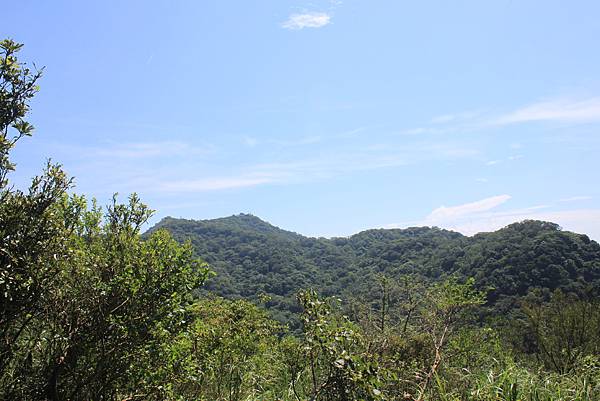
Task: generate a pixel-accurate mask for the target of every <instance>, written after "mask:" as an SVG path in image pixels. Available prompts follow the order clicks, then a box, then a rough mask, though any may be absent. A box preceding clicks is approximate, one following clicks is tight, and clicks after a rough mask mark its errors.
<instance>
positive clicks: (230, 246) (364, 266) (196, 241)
mask: <svg viewBox="0 0 600 401" xmlns="http://www.w3.org/2000/svg"><path fill="white" fill-rule="evenodd" d="M158 228H164V229H167V230H169V231H170V232H171V233H172V234H173V236H174V237H175V238H176V239H178V240H179V241H186V240H190V241H191V242H192V244H193V246H194V249H195V250H196V253H197V255H198V256H200V257H202V258H203V259H205V260H206V261H207V262H208V263H209V264H210V265H211V267H212V268H213V269H214V270H215V271H216V272H217V276H216V278H215V279H213V280H211V281H210V282H209V283H208V286H207V287H206V290H207V291H213V292H215V293H217V294H218V295H220V296H224V297H226V298H231V299H236V298H244V299H251V300H256V298H257V294H266V295H268V296H269V297H270V298H271V300H270V301H269V302H267V304H266V306H267V307H268V309H269V310H270V311H271V313H272V316H274V317H275V318H276V319H278V320H280V321H281V322H285V323H289V324H290V326H291V327H292V329H294V330H295V331H299V330H300V321H299V320H298V318H297V316H298V313H299V312H300V311H299V310H298V306H297V304H296V302H295V299H294V298H295V294H296V293H297V292H298V291H300V290H302V289H305V288H314V289H316V290H317V291H318V292H319V293H320V294H322V295H324V296H338V297H341V298H342V299H344V300H346V301H351V300H352V299H353V298H357V299H359V300H360V301H361V303H366V304H368V305H370V307H371V308H375V307H377V305H380V304H381V298H380V297H379V295H378V294H379V293H378V292H377V291H373V287H374V286H375V285H377V284H376V283H377V282H378V280H379V277H380V276H381V275H384V276H385V277H387V278H389V279H390V280H391V281H394V282H397V281H398V280H402V279H403V277H406V276H407V275H411V276H414V277H417V278H418V279H419V280H421V281H423V283H424V284H425V285H429V284H430V283H433V282H437V281H440V280H443V279H444V278H446V277H448V276H451V275H453V276H456V277H459V278H461V279H463V280H465V279H467V278H468V277H473V278H474V279H475V285H476V286H477V288H479V289H482V290H486V293H487V294H488V296H487V299H486V307H485V308H483V309H481V310H480V311H479V313H480V314H481V315H482V316H506V315H508V314H511V313H513V312H514V311H515V310H516V309H518V307H519V304H520V301H521V300H522V299H523V298H524V297H525V296H527V294H528V293H529V292H531V291H533V290H536V289H537V290H539V291H541V292H542V294H544V297H545V299H548V298H549V296H550V294H551V292H552V291H553V290H554V289H557V288H558V289H561V290H562V291H564V292H566V293H574V294H578V295H583V294H591V295H592V296H600V245H598V243H596V242H594V241H590V240H589V238H587V237H586V236H585V235H578V234H574V233H569V232H563V231H560V230H559V229H558V226H556V225H554V224H552V223H544V222H536V221H526V222H523V223H516V224H513V225H510V226H508V227H506V228H504V229H502V230H499V231H497V232H494V233H485V234H478V235H476V236H474V237H471V238H469V237H464V236H462V235H460V234H458V233H452V232H449V231H445V230H440V229H437V228H409V229H405V230H369V231H365V232H362V233H359V234H356V235H353V236H351V237H349V238H333V239H325V238H306V237H303V236H301V235H298V234H295V233H291V232H287V231H284V230H281V229H279V228H276V227H273V226H271V225H270V224H268V223H265V222H263V221H261V220H260V219H258V218H257V217H254V216H250V215H238V216H232V217H228V218H222V219H216V220H203V221H193V220H180V219H173V218H166V219H163V220H162V221H161V222H160V223H159V224H157V226H156V229H158ZM393 291H396V290H393ZM396 292H397V291H396ZM389 295H390V297H391V298H390V302H391V303H392V304H393V303H394V302H396V301H395V300H394V298H395V299H396V300H399V298H398V296H399V295H401V294H393V293H390V294H389ZM390 306H391V305H390ZM388 318H390V319H391V320H390V323H393V320H394V317H393V316H391V315H389V314H388Z"/></svg>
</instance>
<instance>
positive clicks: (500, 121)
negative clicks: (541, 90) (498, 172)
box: [491, 97, 600, 125]
mask: <svg viewBox="0 0 600 401" xmlns="http://www.w3.org/2000/svg"><path fill="white" fill-rule="evenodd" d="M534 121H557V122H571V123H587V122H596V121H600V97H591V98H585V99H575V98H556V99H550V100H544V101H541V102H536V103H533V104H530V105H527V106H525V107H522V108H520V109H517V110H515V111H512V112H510V113H508V114H505V115H502V116H499V117H497V118H494V119H493V120H492V121H491V123H492V124H494V125H508V124H517V123H525V122H534Z"/></svg>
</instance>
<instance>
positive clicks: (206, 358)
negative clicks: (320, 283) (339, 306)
mask: <svg viewBox="0 0 600 401" xmlns="http://www.w3.org/2000/svg"><path fill="white" fill-rule="evenodd" d="M187 319H189V320H190V321H191V324H190V325H189V327H188V328H187V330H184V331H181V332H179V333H178V334H177V335H176V336H175V337H174V339H173V341H172V342H171V343H170V344H168V345H167V347H166V349H165V350H164V351H163V352H164V354H165V358H164V359H163V363H164V365H163V367H162V368H161V372H160V373H161V374H162V375H163V376H162V377H160V380H161V381H162V383H164V387H165V390H166V392H165V396H167V397H169V398H174V399H181V400H190V399H194V400H211V401H219V400H230V401H234V400H246V399H253V398H255V397H258V396H259V395H260V397H263V398H268V399H276V397H275V395H274V391H275V390H276V389H280V388H282V387H285V383H283V384H282V383H281V381H282V380H281V379H282V378H281V377H280V376H278V374H277V373H278V372H279V371H280V369H278V366H280V365H281V357H280V355H279V354H278V352H277V347H278V342H279V339H278V337H277V334H278V333H279V332H280V331H281V330H282V327H281V326H280V325H279V324H277V323H276V322H274V321H272V320H271V319H269V318H268V317H267V316H266V314H265V312H264V311H263V310H261V309H259V308H258V307H256V306H255V305H253V304H251V303H249V302H247V301H242V300H238V301H228V300H225V299H222V298H214V299H204V300H198V301H197V302H196V303H194V304H193V305H191V307H190V308H188V317H187Z"/></svg>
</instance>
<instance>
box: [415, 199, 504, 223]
mask: <svg viewBox="0 0 600 401" xmlns="http://www.w3.org/2000/svg"><path fill="white" fill-rule="evenodd" d="M510 198H511V196H510V195H497V196H492V197H490V198H485V199H482V200H479V201H476V202H471V203H465V204H464V205H458V206H452V207H446V206H441V207H439V208H437V209H435V210H434V211H432V212H431V213H430V214H429V215H428V216H427V217H426V218H425V221H426V222H429V223H430V224H429V225H437V224H439V223H443V222H447V221H455V220H456V219H461V218H464V217H465V216H471V215H473V214H476V213H481V212H485V211H488V210H490V209H493V208H495V207H497V206H499V205H501V204H503V203H505V202H506V201H508V200H509V199H510Z"/></svg>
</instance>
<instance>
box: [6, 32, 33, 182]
mask: <svg viewBox="0 0 600 401" xmlns="http://www.w3.org/2000/svg"><path fill="white" fill-rule="evenodd" d="M21 47H23V45H21V44H19V43H15V42H13V41H12V40H8V39H5V40H2V41H0V190H3V189H4V187H5V186H6V184H7V181H6V175H7V174H8V172H10V171H12V170H14V168H15V166H14V164H13V163H11V161H10V160H9V157H8V156H9V152H10V150H11V149H12V148H13V147H14V146H15V144H16V143H17V141H18V140H19V139H21V138H22V137H24V136H30V135H31V133H32V132H33V126H32V125H31V124H30V123H29V122H27V120H25V117H26V115H27V113H28V112H29V100H30V99H31V98H32V97H33V96H34V95H35V93H36V92H37V91H38V87H37V84H36V82H37V80H38V79H39V78H40V76H41V71H31V69H30V68H28V67H27V66H26V65H24V64H22V63H19V60H18V59H17V56H16V54H17V53H18V52H19V50H21Z"/></svg>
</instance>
